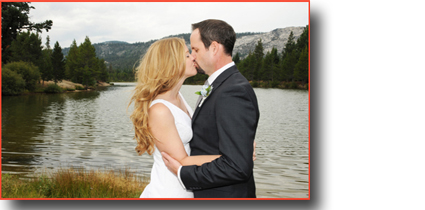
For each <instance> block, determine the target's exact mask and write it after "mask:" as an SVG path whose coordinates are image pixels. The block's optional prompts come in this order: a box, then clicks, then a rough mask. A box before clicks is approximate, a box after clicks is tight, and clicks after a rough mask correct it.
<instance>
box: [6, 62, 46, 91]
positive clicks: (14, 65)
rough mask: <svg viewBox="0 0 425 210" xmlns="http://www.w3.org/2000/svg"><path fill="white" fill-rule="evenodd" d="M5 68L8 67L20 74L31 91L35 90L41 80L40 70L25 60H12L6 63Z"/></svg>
mask: <svg viewBox="0 0 425 210" xmlns="http://www.w3.org/2000/svg"><path fill="white" fill-rule="evenodd" d="M3 68H8V69H10V70H11V71H14V72H16V73H17V74H20V75H21V77H22V79H24V80H25V88H26V89H27V90H29V91H33V90H35V88H36V85H37V83H38V82H39V81H40V71H39V70H38V67H36V66H34V65H33V64H32V63H26V62H23V61H19V62H11V63H8V64H6V65H4V67H3Z"/></svg>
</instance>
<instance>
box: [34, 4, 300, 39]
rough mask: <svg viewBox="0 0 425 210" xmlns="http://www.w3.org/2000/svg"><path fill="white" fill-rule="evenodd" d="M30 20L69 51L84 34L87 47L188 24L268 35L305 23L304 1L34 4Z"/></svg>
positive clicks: (153, 36)
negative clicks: (214, 22)
mask: <svg viewBox="0 0 425 210" xmlns="http://www.w3.org/2000/svg"><path fill="white" fill-rule="evenodd" d="M31 5H32V6H34V7H35V8H36V9H34V10H31V13H30V15H31V21H33V22H41V21H44V20H48V19H49V20H53V27H52V30H51V31H49V32H48V33H46V32H43V33H42V37H43V42H45V37H46V36H47V35H49V36H50V39H51V42H56V41H59V43H60V45H61V46H62V47H69V46H70V44H71V42H72V40H74V39H75V40H76V41H77V44H79V43H81V42H83V41H84V38H85V37H86V36H89V38H90V40H91V42H92V43H99V42H104V41H110V40H119V41H127V42H130V43H134V42H145V41H149V40H152V39H159V38H162V37H165V36H169V35H174V34H180V33H189V32H190V31H191V24H192V23H196V22H199V21H202V20H205V19H211V18H214V19H221V20H224V21H226V22H228V23H229V24H230V25H232V26H233V28H234V29H235V31H236V32H268V31H271V30H273V29H276V28H284V27H287V26H305V25H307V24H308V3H294V2H290V3H288V2H267V3H259V2H256V3H246V2H244V3H227V2H225V3H219V2H212V3H207V2H185V3H181V2H180V3H170V2H136V3H134V2H133V3H117V2H102V3H97V2H79V3H65V2H34V3H32V4H31Z"/></svg>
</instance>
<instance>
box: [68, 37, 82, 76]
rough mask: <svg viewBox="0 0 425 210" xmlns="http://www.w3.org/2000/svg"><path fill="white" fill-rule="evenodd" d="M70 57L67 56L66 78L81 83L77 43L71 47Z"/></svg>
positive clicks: (74, 42) (73, 43)
mask: <svg viewBox="0 0 425 210" xmlns="http://www.w3.org/2000/svg"><path fill="white" fill-rule="evenodd" d="M69 48H70V49H69V52H68V55H67V56H66V64H65V78H66V79H69V80H71V81H73V82H78V81H81V79H80V78H79V77H78V69H79V66H78V64H79V61H78V58H79V56H78V54H79V53H78V47H77V42H76V41H75V39H74V41H73V42H72V44H71V46H70V47H69Z"/></svg>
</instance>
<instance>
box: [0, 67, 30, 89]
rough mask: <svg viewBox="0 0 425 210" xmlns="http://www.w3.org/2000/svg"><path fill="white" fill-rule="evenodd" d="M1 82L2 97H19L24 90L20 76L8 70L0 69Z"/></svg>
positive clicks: (23, 82)
mask: <svg viewBox="0 0 425 210" xmlns="http://www.w3.org/2000/svg"><path fill="white" fill-rule="evenodd" d="M1 81H2V84H1V86H2V87H1V94H2V95H19V94H21V93H22V92H24V90H25V80H24V79H23V78H22V76H21V75H19V74H18V73H16V72H14V71H11V70H10V69H9V68H5V67H4V68H2V70H1Z"/></svg>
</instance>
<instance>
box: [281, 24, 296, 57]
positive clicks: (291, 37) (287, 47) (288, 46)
mask: <svg viewBox="0 0 425 210" xmlns="http://www.w3.org/2000/svg"><path fill="white" fill-rule="evenodd" d="M294 39H295V38H294V33H293V32H292V31H291V33H290V34H289V37H288V41H287V42H286V44H285V47H284V49H283V50H282V60H283V59H285V57H286V56H287V55H289V54H291V53H292V51H293V50H294V49H295V41H294Z"/></svg>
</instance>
